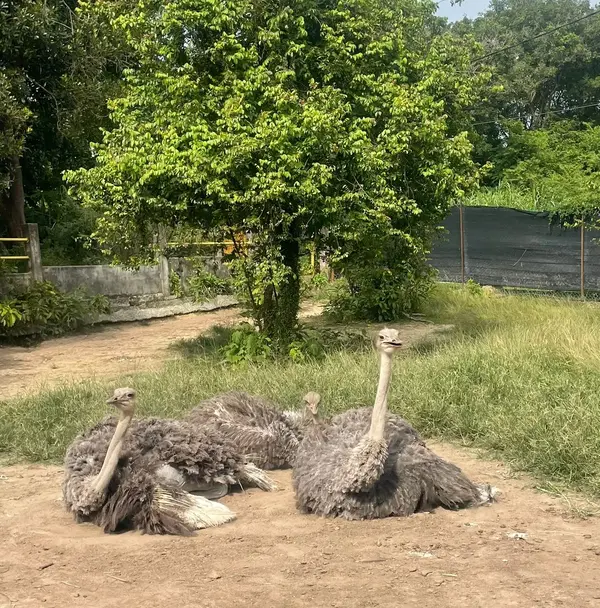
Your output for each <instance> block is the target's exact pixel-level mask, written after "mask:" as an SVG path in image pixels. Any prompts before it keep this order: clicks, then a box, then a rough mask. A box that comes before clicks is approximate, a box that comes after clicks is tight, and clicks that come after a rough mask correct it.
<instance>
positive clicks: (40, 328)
mask: <svg viewBox="0 0 600 608" xmlns="http://www.w3.org/2000/svg"><path fill="white" fill-rule="evenodd" d="M108 310H109V305H108V301H107V299H106V298H105V297H104V296H89V295H87V294H86V293H85V291H83V290H76V291H73V292H71V293H65V292H62V291H60V290H59V289H58V288H57V287H56V286H55V285H53V284H52V283H50V282H49V281H44V282H40V283H34V284H33V285H32V286H31V287H29V288H28V289H27V291H25V292H24V293H22V294H19V295H15V294H12V295H11V297H5V298H4V299H2V300H0V338H3V337H5V338H6V337H16V336H23V335H36V336H48V335H59V334H62V333H65V332H67V331H72V330H74V329H77V328H78V327H80V326H81V325H82V324H83V323H84V322H85V321H88V320H93V319H94V318H95V317H96V316H97V315H98V314H101V313H105V312H108Z"/></svg>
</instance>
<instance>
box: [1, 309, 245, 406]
mask: <svg viewBox="0 0 600 608" xmlns="http://www.w3.org/2000/svg"><path fill="white" fill-rule="evenodd" d="M238 320H239V311H238V310H237V309H236V308H228V309H224V310H217V311H215V312H200V313H192V314H189V315H181V316H177V317H167V318H164V319H153V320H150V321H138V322H134V323H115V324H106V325H99V326H96V327H90V328H87V329H85V330H83V331H82V332H81V333H78V334H76V335H71V336H66V337H63V338H56V339H53V340H46V341H45V342H42V343H40V344H39V345H36V346H31V347H28V348H24V347H18V346H4V347H3V346H0V400H1V399H10V398H11V397H16V396H17V395H22V394H24V393H28V392H36V391H38V390H39V389H40V388H42V387H43V386H50V385H52V384H58V383H61V382H66V381H69V380H81V379H84V378H95V377H98V376H109V377H110V376H118V375H120V374H124V373H131V372H137V371H142V370H151V369H156V368H157V367H159V366H160V365H161V364H162V363H163V362H164V361H165V360H167V359H172V358H176V357H177V356H178V355H177V353H176V352H175V351H171V350H169V345H170V344H171V343H172V342H175V341H177V340H182V339H186V338H195V337H196V336H198V334H200V333H202V331H205V330H207V329H208V328H209V327H211V326H213V325H215V324H222V325H225V324H228V323H234V322H236V321H238Z"/></svg>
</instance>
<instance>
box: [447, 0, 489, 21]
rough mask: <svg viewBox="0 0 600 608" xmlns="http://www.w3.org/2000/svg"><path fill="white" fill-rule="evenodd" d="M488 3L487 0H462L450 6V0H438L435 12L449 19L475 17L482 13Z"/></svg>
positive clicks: (456, 19)
mask: <svg viewBox="0 0 600 608" xmlns="http://www.w3.org/2000/svg"><path fill="white" fill-rule="evenodd" d="M488 5H489V0H464V2H463V3H462V4H461V5H460V6H458V5H457V4H455V5H454V6H452V5H451V4H450V0H439V8H438V11H437V14H438V15H440V16H441V17H448V19H449V20H450V21H458V20H460V19H462V18H463V17H465V16H466V17H469V18H470V19H473V17H477V15H478V14H479V13H483V12H484V11H485V9H486V8H487V7H488Z"/></svg>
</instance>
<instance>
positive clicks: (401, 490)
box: [293, 328, 494, 519]
mask: <svg viewBox="0 0 600 608" xmlns="http://www.w3.org/2000/svg"><path fill="white" fill-rule="evenodd" d="M401 345H402V342H401V340H400V337H399V334H398V331H397V330H395V329H389V328H384V329H382V330H381V331H380V332H379V334H378V336H377V339H376V347H377V350H378V352H379V356H380V374H379V383H378V387H377V394H376V397H375V404H374V406H373V408H360V409H355V410H350V411H348V412H345V413H343V414H340V415H338V416H334V417H333V418H332V420H331V422H330V424H329V425H327V426H326V428H325V430H324V431H323V430H322V429H315V431H313V432H310V431H308V432H307V434H306V436H305V438H304V440H303V441H302V443H301V444H300V447H299V449H298V452H297V455H296V461H295V464H294V471H293V483H294V489H295V492H296V502H297V506H298V508H299V509H300V510H301V511H302V512H304V513H315V514H317V515H323V516H329V517H343V518H345V519H375V518H382V517H388V516H392V515H396V516H406V515H411V514H412V513H415V512H417V511H421V510H431V509H433V508H435V507H438V506H442V507H446V508H449V509H459V508H466V507H472V506H477V505H481V504H486V503H488V502H490V501H491V500H492V499H493V495H494V491H493V489H492V488H491V487H490V486H489V485H477V484H475V483H473V482H472V481H470V480H469V479H468V478H467V477H466V476H465V475H464V474H463V473H462V471H461V470H460V469H459V468H458V467H456V466H455V465H453V464H451V463H449V462H446V461H445V460H444V459H442V458H440V457H439V456H437V455H436V454H435V453H434V452H432V451H431V450H430V449H429V448H428V447H427V446H426V445H425V443H424V442H423V440H422V439H421V438H420V437H419V435H418V433H417V432H416V431H415V430H414V429H413V428H412V426H410V424H408V423H407V422H406V421H404V420H403V419H402V418H400V417H398V416H395V415H389V414H388V411H387V407H388V392H389V386H390V378H391V369H392V358H393V356H394V354H395V353H396V352H397V351H398V350H399V348H400V347H401Z"/></svg>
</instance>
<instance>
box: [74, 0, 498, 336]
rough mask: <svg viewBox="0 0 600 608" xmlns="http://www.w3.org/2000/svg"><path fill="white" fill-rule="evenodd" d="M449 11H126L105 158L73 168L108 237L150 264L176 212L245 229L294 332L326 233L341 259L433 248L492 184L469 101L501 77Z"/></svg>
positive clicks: (281, 331)
mask: <svg viewBox="0 0 600 608" xmlns="http://www.w3.org/2000/svg"><path fill="white" fill-rule="evenodd" d="M102 4H103V3H102V2H98V3H97V5H100V6H101V5H102ZM434 8H435V4H434V3H432V2H429V1H428V0H400V1H398V0H396V1H394V2H389V1H388V0H346V1H344V2H341V1H336V0H319V1H317V0H290V2H286V3H285V4H281V3H279V2H275V1H272V0H235V1H234V0H222V1H220V2H215V1H214V0H195V1H192V0H173V1H171V2H167V3H162V2H161V3H159V2H152V1H145V2H141V1H140V2H139V3H138V4H137V6H135V7H130V10H129V11H128V12H127V13H122V14H119V15H116V14H115V15H113V17H112V19H111V21H112V23H113V26H114V27H115V28H116V29H121V30H122V31H126V32H127V36H128V40H129V42H130V43H131V44H132V46H133V47H134V48H135V51H136V54H137V55H136V56H137V58H138V61H139V66H138V67H137V68H136V69H132V70H130V71H129V72H128V73H127V87H126V91H125V93H124V95H123V96H121V97H118V98H116V99H114V100H113V101H112V102H111V103H110V108H111V118H112V121H113V123H114V125H115V127H114V128H113V129H111V130H109V131H107V132H106V133H105V136H104V139H103V141H102V143H100V144H98V145H97V146H95V147H94V151H95V156H96V164H95V166H94V167H92V168H91V169H82V170H79V171H75V172H71V173H70V174H69V175H68V180H69V182H70V184H71V186H72V193H73V195H74V196H76V197H78V199H79V200H81V201H82V202H83V203H84V204H85V205H86V206H88V207H90V208H92V209H94V210H96V211H97V212H98V213H100V214H101V218H100V220H99V222H98V225H97V231H96V237H97V238H98V239H99V240H100V241H101V242H102V243H103V245H104V247H105V248H106V250H107V251H109V252H110V253H111V254H113V255H114V256H115V259H116V260H118V261H120V262H123V263H126V264H129V265H133V266H135V265H137V264H139V263H141V262H142V261H144V260H148V259H150V258H151V257H152V255H153V245H152V242H153V241H152V235H153V234H154V233H155V232H156V230H157V226H158V225H159V224H169V225H172V226H177V225H192V226H196V227H201V228H203V229H205V230H207V231H209V230H211V231H216V232H217V233H218V234H221V235H223V236H228V237H229V238H232V239H234V240H235V241H236V248H235V254H236V256H235V260H234V262H233V268H234V271H235V272H236V275H237V276H238V277H239V278H240V280H241V281H243V283H244V284H245V286H246V294H247V299H248V303H249V305H250V310H251V313H252V315H253V317H254V319H255V320H256V322H257V323H258V326H259V328H260V329H261V330H262V331H263V332H265V333H266V334H267V335H268V336H269V337H270V338H272V339H273V340H274V341H275V342H276V343H279V344H284V343H286V341H289V340H290V338H291V336H292V334H293V333H294V330H295V327H296V323H297V313H298V307H299V276H298V275H299V257H300V250H301V248H302V247H304V246H305V245H306V244H307V243H308V242H309V241H311V240H313V239H319V240H320V245H321V246H322V247H326V248H329V249H330V250H332V251H333V252H337V254H338V260H339V263H340V264H344V263H345V262H344V260H346V261H347V262H348V263H351V262H353V261H354V260H355V259H356V258H357V257H358V256H360V255H361V253H360V252H361V251H362V252H363V253H364V252H365V251H366V249H365V248H364V245H365V244H369V245H370V246H371V248H373V246H374V245H375V243H382V247H385V243H386V242H387V241H388V240H389V239H390V238H393V239H394V240H395V241H397V242H400V243H401V244H402V247H403V249H402V251H403V252H404V253H406V255H407V259H408V258H410V256H411V255H412V256H413V258H411V259H416V258H418V259H422V258H423V255H424V251H425V249H426V242H427V237H428V235H429V234H430V232H431V229H432V227H433V226H435V225H437V223H439V222H440V220H441V219H442V218H443V216H444V215H445V213H446V212H447V210H448V208H449V205H450V204H451V203H452V202H453V201H454V200H455V199H456V198H458V197H460V196H462V195H463V194H464V192H465V191H467V190H468V189H469V188H471V187H472V185H473V184H474V182H475V180H476V179H477V169H476V167H475V165H474V163H473V162H472V161H471V158H470V152H471V146H470V144H469V142H468V138H467V135H466V132H465V130H464V129H465V125H466V124H467V118H468V114H467V112H466V110H465V109H466V108H467V107H468V106H469V105H470V104H472V103H473V101H474V100H475V99H476V98H478V97H480V96H481V87H482V85H483V83H484V82H485V81H486V78H487V75H486V74H485V73H478V72H477V70H473V69H471V68H470V67H469V61H470V57H471V56H472V53H473V52H474V46H473V44H472V43H470V42H469V41H468V40H467V41H466V42H465V41H463V42H462V44H458V42H457V41H456V40H454V39H452V38H451V37H449V36H443V37H438V36H434V35H433V32H434V31H435V29H436V28H438V27H439V22H438V20H436V19H434V18H433V11H434ZM90 10H94V8H92V9H90ZM240 232H241V233H251V234H252V247H251V248H250V249H246V248H244V247H242V245H241V244H240V243H238V242H237V240H236V237H235V235H236V234H238V233H240Z"/></svg>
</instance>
